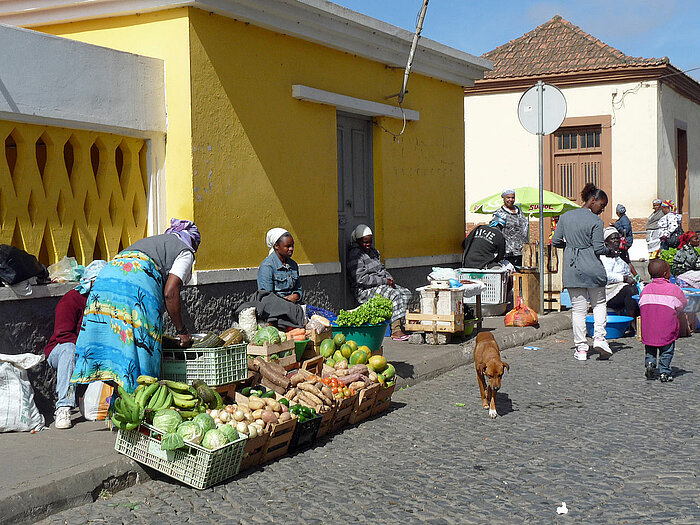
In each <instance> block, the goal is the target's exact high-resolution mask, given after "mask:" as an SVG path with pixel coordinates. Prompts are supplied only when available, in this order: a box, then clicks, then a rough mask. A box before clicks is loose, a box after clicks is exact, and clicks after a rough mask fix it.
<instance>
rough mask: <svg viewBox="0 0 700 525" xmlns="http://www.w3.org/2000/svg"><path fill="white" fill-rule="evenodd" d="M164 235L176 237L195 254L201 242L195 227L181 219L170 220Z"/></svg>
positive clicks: (190, 222)
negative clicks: (170, 234)
mask: <svg viewBox="0 0 700 525" xmlns="http://www.w3.org/2000/svg"><path fill="white" fill-rule="evenodd" d="M165 233H172V234H174V235H177V236H178V237H179V238H180V240H181V241H182V242H184V243H185V244H186V245H187V246H189V247H190V248H192V250H194V251H195V252H196V251H197V248H199V243H200V241H201V240H202V236H201V235H200V234H199V230H198V229H197V226H195V224H194V223H193V222H192V221H186V220H183V219H175V218H172V219H170V228H168V229H167V230H165Z"/></svg>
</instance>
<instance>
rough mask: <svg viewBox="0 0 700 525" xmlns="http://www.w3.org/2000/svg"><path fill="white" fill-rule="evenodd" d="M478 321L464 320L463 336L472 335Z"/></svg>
mask: <svg viewBox="0 0 700 525" xmlns="http://www.w3.org/2000/svg"><path fill="white" fill-rule="evenodd" d="M478 321H479V320H478V319H465V320H464V335H472V334H473V333H474V328H476V323H477V322H478Z"/></svg>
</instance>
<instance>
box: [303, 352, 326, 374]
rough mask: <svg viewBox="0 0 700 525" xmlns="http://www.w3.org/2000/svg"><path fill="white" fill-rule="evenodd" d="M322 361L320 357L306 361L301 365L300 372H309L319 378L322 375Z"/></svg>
mask: <svg viewBox="0 0 700 525" xmlns="http://www.w3.org/2000/svg"><path fill="white" fill-rule="evenodd" d="M323 361H324V359H323V357H322V356H320V355H319V356H316V357H314V358H312V359H307V360H306V361H304V362H303V363H301V368H300V370H305V371H307V372H310V373H311V374H314V375H317V376H318V377H321V374H322V373H323Z"/></svg>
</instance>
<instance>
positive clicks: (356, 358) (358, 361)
mask: <svg viewBox="0 0 700 525" xmlns="http://www.w3.org/2000/svg"><path fill="white" fill-rule="evenodd" d="M349 363H350V366H352V365H364V364H367V354H366V353H365V352H363V351H362V350H355V351H354V352H353V353H352V355H351V356H350V361H349Z"/></svg>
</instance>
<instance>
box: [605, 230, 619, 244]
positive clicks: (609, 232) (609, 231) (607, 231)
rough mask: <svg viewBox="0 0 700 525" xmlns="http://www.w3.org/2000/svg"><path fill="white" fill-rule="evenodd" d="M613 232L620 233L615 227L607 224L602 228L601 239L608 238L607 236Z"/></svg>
mask: <svg viewBox="0 0 700 525" xmlns="http://www.w3.org/2000/svg"><path fill="white" fill-rule="evenodd" d="M614 233H620V232H619V231H617V228H613V227H612V226H609V227H607V228H605V229H604V230H603V240H604V241H606V240H608V237H610V236H611V235H613V234H614Z"/></svg>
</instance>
